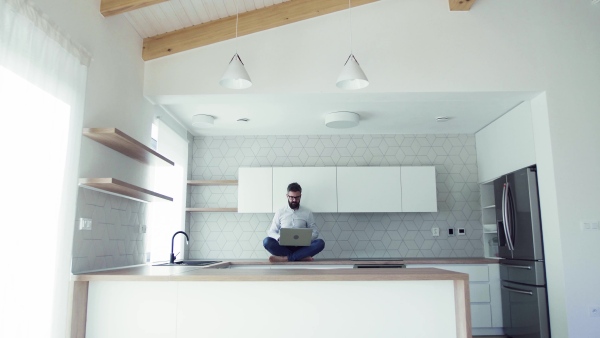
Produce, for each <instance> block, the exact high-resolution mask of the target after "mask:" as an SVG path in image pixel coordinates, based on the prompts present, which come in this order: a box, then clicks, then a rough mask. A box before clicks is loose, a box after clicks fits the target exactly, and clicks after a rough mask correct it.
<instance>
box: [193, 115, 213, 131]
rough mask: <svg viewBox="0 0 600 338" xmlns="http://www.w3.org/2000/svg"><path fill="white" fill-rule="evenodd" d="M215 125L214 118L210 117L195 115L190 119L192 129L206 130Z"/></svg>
mask: <svg viewBox="0 0 600 338" xmlns="http://www.w3.org/2000/svg"><path fill="white" fill-rule="evenodd" d="M214 124H215V117H214V116H211V115H204V114H197V115H194V116H193V117H192V125H193V126H194V127H200V128H206V127H212V126H213V125H214Z"/></svg>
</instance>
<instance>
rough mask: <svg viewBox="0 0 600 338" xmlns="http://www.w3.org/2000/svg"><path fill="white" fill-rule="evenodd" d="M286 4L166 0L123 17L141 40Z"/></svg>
mask: <svg viewBox="0 0 600 338" xmlns="http://www.w3.org/2000/svg"><path fill="white" fill-rule="evenodd" d="M287 1H289V0H237V1H232V0H170V1H166V2H162V3H159V4H156V5H152V6H148V7H143V8H140V9H136V10H133V11H129V12H127V13H125V14H124V15H125V17H126V18H127V20H128V21H129V23H131V25H132V26H133V28H134V29H135V30H136V31H137V32H138V34H139V35H140V36H141V37H142V38H147V37H150V36H155V35H159V34H163V33H167V32H172V31H175V30H178V29H182V28H185V27H190V26H195V25H199V24H202V23H206V22H209V21H214V20H219V19H222V18H226V17H228V16H235V14H236V4H237V6H238V7H237V10H238V12H239V13H244V12H248V11H253V10H255V9H260V8H264V7H269V6H272V5H276V4H280V3H282V2H287Z"/></svg>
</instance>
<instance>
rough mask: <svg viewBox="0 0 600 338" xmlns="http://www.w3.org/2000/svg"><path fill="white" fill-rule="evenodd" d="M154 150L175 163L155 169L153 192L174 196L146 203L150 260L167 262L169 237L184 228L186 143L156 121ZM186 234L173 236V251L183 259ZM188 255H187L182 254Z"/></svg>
mask: <svg viewBox="0 0 600 338" xmlns="http://www.w3.org/2000/svg"><path fill="white" fill-rule="evenodd" d="M157 124H158V148H157V151H158V152H159V153H161V154H162V155H164V156H166V157H167V158H168V159H170V160H172V161H173V162H175V165H174V166H157V167H156V168H155V172H154V187H155V189H156V191H159V192H161V193H164V194H165V195H167V196H171V197H173V202H172V203H165V202H155V203H150V204H149V205H148V208H149V217H148V220H149V222H151V223H150V224H149V226H148V233H147V235H148V237H147V238H148V239H149V243H148V242H147V246H148V247H149V249H150V253H151V260H152V261H153V262H156V261H168V260H169V254H170V252H171V238H172V236H173V234H174V233H175V232H176V231H179V230H185V201H186V187H187V164H188V142H187V140H185V139H183V138H182V137H181V136H179V135H178V134H177V133H176V132H175V131H173V130H172V129H171V128H169V126H168V125H166V124H165V123H164V122H162V121H161V120H158V122H157ZM188 235H189V234H188ZM184 243H185V237H184V236H183V235H179V236H178V237H177V238H176V239H175V243H174V244H175V245H174V249H173V251H174V253H175V254H176V255H177V254H178V253H179V254H178V255H177V259H178V260H179V259H183V258H184V256H185V254H184V248H185V247H186V246H185V245H184ZM185 258H188V257H185Z"/></svg>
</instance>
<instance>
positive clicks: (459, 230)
mask: <svg viewBox="0 0 600 338" xmlns="http://www.w3.org/2000/svg"><path fill="white" fill-rule="evenodd" d="M466 234H467V233H466V232H465V228H458V235H459V236H464V235H466Z"/></svg>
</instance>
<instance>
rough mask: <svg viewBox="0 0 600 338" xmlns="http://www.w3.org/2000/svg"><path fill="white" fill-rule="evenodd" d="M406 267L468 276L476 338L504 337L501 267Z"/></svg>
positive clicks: (453, 265)
mask: <svg viewBox="0 0 600 338" xmlns="http://www.w3.org/2000/svg"><path fill="white" fill-rule="evenodd" d="M406 267H407V268H438V269H443V270H450V271H455V272H462V273H466V274H468V275H469V296H470V304H471V326H472V331H473V332H472V333H473V335H503V334H504V332H503V330H502V300H501V296H500V266H499V265H498V264H437V265H435V264H431V265H430V264H409V265H407V266H406Z"/></svg>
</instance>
